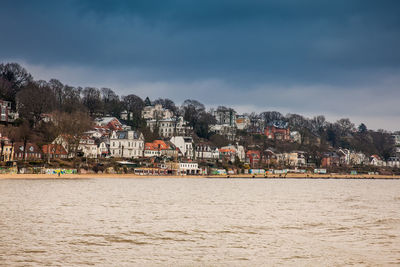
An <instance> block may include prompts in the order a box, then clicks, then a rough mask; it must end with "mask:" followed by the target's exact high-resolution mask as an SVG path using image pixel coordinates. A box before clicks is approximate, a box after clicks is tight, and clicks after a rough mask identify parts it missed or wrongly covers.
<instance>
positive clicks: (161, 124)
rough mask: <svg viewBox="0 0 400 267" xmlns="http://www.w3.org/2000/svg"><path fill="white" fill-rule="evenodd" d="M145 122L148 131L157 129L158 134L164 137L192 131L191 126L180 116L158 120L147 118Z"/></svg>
mask: <svg viewBox="0 0 400 267" xmlns="http://www.w3.org/2000/svg"><path fill="white" fill-rule="evenodd" d="M146 124H147V126H148V127H149V128H150V131H152V132H154V130H155V129H158V134H159V135H160V136H161V137H165V138H168V137H172V136H179V135H183V136H185V135H188V134H189V133H190V132H191V131H192V127H190V126H189V125H188V123H187V122H186V121H185V120H184V119H183V117H182V116H180V117H176V118H166V119H160V120H156V119H151V120H147V121H146Z"/></svg>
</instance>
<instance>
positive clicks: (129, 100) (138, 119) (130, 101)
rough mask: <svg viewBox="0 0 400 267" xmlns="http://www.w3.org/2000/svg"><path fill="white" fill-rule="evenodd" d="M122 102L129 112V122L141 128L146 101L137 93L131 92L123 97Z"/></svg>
mask: <svg viewBox="0 0 400 267" xmlns="http://www.w3.org/2000/svg"><path fill="white" fill-rule="evenodd" d="M122 104H123V106H124V108H125V109H126V111H127V112H128V124H129V125H130V126H132V127H134V128H136V129H137V128H140V127H141V125H142V124H143V123H142V110H143V108H144V101H143V100H142V99H141V98H140V97H138V96H137V95H134V94H130V95H127V96H123V97H122ZM131 113H132V117H131Z"/></svg>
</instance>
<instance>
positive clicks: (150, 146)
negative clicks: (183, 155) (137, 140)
mask: <svg viewBox="0 0 400 267" xmlns="http://www.w3.org/2000/svg"><path fill="white" fill-rule="evenodd" d="M160 156H166V157H177V156H178V151H177V150H176V148H175V146H173V145H172V144H171V143H170V142H166V141H163V140H154V141H153V142H151V143H146V144H145V145H144V157H146V158H151V157H160Z"/></svg>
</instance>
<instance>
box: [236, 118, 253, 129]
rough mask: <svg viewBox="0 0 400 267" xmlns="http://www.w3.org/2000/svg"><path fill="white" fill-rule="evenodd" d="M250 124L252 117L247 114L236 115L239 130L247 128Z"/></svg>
mask: <svg viewBox="0 0 400 267" xmlns="http://www.w3.org/2000/svg"><path fill="white" fill-rule="evenodd" d="M249 126H250V119H249V117H248V116H246V115H238V116H236V127H237V129H238V130H246V129H248V128H249Z"/></svg>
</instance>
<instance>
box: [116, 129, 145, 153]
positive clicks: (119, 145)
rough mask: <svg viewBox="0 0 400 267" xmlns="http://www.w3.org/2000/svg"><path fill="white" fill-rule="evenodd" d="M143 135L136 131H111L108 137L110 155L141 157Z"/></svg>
mask: <svg viewBox="0 0 400 267" xmlns="http://www.w3.org/2000/svg"><path fill="white" fill-rule="evenodd" d="M143 151H144V137H143V134H142V133H140V132H137V131H113V132H112V134H111V137H110V156H112V157H116V158H140V157H143Z"/></svg>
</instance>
